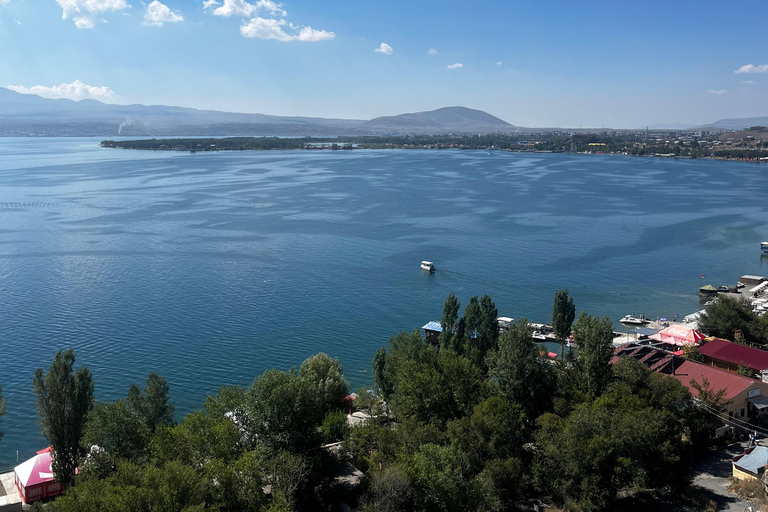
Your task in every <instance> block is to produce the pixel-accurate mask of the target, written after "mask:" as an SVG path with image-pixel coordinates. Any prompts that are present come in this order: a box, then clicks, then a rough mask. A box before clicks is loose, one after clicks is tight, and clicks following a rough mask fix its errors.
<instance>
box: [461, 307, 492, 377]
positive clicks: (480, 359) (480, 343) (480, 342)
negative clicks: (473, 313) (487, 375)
mask: <svg viewBox="0 0 768 512" xmlns="http://www.w3.org/2000/svg"><path fill="white" fill-rule="evenodd" d="M498 316H499V310H498V309H496V304H494V302H493V300H492V299H491V298H490V297H489V296H488V295H483V296H482V298H481V299H480V305H479V315H478V320H477V325H476V328H475V332H476V338H472V333H471V331H470V334H469V338H468V344H467V349H466V351H465V353H466V354H467V357H468V358H469V359H470V360H471V361H472V362H473V363H475V364H476V365H477V366H478V367H479V368H485V358H486V356H487V355H488V353H489V352H491V351H492V350H495V349H496V347H497V346H498V340H499V324H498V321H497V320H496V318H498Z"/></svg>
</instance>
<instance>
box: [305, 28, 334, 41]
mask: <svg viewBox="0 0 768 512" xmlns="http://www.w3.org/2000/svg"><path fill="white" fill-rule="evenodd" d="M335 38H336V34H334V33H333V32H328V31H326V30H315V29H313V28H312V27H303V28H302V29H301V31H300V32H299V35H298V36H296V40H297V41H308V42H316V41H330V40H331V39H335Z"/></svg>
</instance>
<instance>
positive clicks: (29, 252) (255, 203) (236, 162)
mask: <svg viewBox="0 0 768 512" xmlns="http://www.w3.org/2000/svg"><path fill="white" fill-rule="evenodd" d="M767 174H768V166H765V165H763V166H760V165H756V164H749V163H735V162H716V161H704V160H698V161H697V160H663V159H654V158H632V157H621V156H603V155H554V154H512V153H500V152H497V153H496V154H494V155H493V156H490V155H488V154H487V153H486V152H480V151H478V152H469V151H467V152H460V151H418V150H411V151H352V152H330V151H324V152H302V151H290V152H278V151H275V152H235V153H225V152H221V153H199V154H189V153H162V152H159V153H154V152H134V151H123V150H112V149H101V148H99V147H98V140H96V139H0V347H2V348H1V350H0V386H2V388H3V391H4V394H5V397H6V399H7V401H8V413H7V415H6V416H5V417H4V418H3V419H2V423H1V424H0V429H1V430H3V431H5V436H4V437H3V438H2V440H0V466H6V465H10V464H12V463H14V462H15V460H16V451H17V450H19V453H20V458H21V459H24V458H26V457H28V456H30V455H32V454H33V453H34V451H35V450H38V449H40V448H42V447H44V446H45V441H44V440H42V439H41V437H40V434H39V430H38V428H37V426H36V424H35V419H36V413H35V406H34V396H33V393H32V385H31V382H32V376H33V373H34V371H35V369H36V368H38V367H43V368H47V367H48V365H49V364H50V361H51V359H52V358H53V355H54V354H55V353H56V351H58V350H60V349H65V348H74V349H75V351H76V352H77V360H78V364H84V365H87V366H88V367H89V368H90V369H91V370H92V372H93V374H94V378H95V382H96V394H97V398H99V399H115V398H118V397H121V396H124V395H125V393H126V392H127V389H128V386H129V385H130V383H131V382H142V381H143V380H144V379H145V378H146V376H147V374H148V373H149V372H152V371H154V372H158V373H160V374H161V375H164V376H165V377H166V379H167V380H168V381H169V383H170V386H171V391H172V395H173V400H174V401H175V403H176V405H177V409H178V411H179V413H186V412H189V411H191V410H193V409H195V408H198V407H200V406H201V404H202V401H203V399H204V398H205V395H206V394H211V393H215V392H216V390H217V388H218V387H219V386H221V385H223V384H241V385H248V384H250V383H251V382H252V381H253V379H254V378H255V377H256V376H258V375H259V374H261V373H262V372H263V371H264V370H265V369H267V368H272V367H277V368H283V369H288V368H290V367H291V366H294V365H299V364H300V363H301V361H302V360H304V359H305V358H306V357H308V356H310V355H313V354H315V353H317V352H320V351H324V352H327V353H329V354H331V355H332V356H336V357H339V358H340V359H341V361H342V363H343V364H344V368H345V373H346V375H347V377H348V378H349V380H350V381H351V382H352V384H353V385H354V386H357V385H362V384H366V383H368V382H370V371H368V372H365V370H367V369H368V368H370V361H371V359H372V357H373V354H374V352H375V351H376V349H377V348H378V347H380V346H382V345H385V344H386V343H387V341H388V339H389V337H390V336H392V335H394V334H396V333H397V332H399V331H401V330H408V331H410V330H412V329H414V328H416V327H420V326H422V325H424V324H425V323H426V322H427V321H429V320H432V319H439V318H440V315H441V311H442V303H443V299H444V298H445V296H446V295H447V294H448V293H449V292H451V291H453V292H455V293H456V294H457V296H458V297H459V300H460V301H461V302H462V304H465V303H466V302H467V300H468V299H469V298H470V297H471V296H472V295H482V294H484V293H488V294H489V295H491V297H493V299H494V300H495V302H496V304H497V306H498V308H499V312H500V314H502V315H506V316H512V317H515V318H517V317H520V316H527V317H528V318H529V319H530V320H532V321H540V322H546V321H548V320H549V318H550V316H551V308H552V299H553V296H554V293H555V291H556V290H558V289H561V288H568V289H569V290H570V291H571V293H572V295H573V296H574V297H575V301H576V306H577V310H582V309H586V310H587V311H588V312H590V313H592V314H601V315H608V316H610V317H611V318H612V319H613V320H614V322H616V321H617V320H618V319H619V318H620V317H621V316H623V315H625V314H628V313H633V312H634V313H635V314H637V315H639V314H641V313H642V314H645V315H646V316H649V317H654V318H655V317H657V316H662V317H672V315H674V314H679V315H685V314H687V313H690V312H692V311H694V310H696V309H697V307H698V299H697V296H696V292H697V289H698V287H699V286H701V285H702V278H701V275H702V274H704V275H706V279H705V280H704V282H705V283H712V284H715V285H721V284H730V285H733V284H735V283H736V281H737V279H738V277H739V276H740V275H742V274H748V273H749V274H766V273H768V261H766V260H765V259H761V257H760V247H759V244H760V242H761V241H762V240H764V239H768V211H767V209H768V180H767V179H766V176H767ZM422 259H429V260H432V261H434V262H435V264H436V266H437V268H438V272H437V273H435V274H432V275H428V274H425V273H423V272H421V271H420V270H419V262H420V261H421V260H422ZM617 325H618V324H617ZM179 417H180V415H179Z"/></svg>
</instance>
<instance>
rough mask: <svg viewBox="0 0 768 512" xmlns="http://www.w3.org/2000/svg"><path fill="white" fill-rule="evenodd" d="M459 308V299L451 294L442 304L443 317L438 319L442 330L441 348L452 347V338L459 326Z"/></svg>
mask: <svg viewBox="0 0 768 512" xmlns="http://www.w3.org/2000/svg"><path fill="white" fill-rule="evenodd" d="M459 308H461V304H459V299H457V298H456V295H454V294H453V292H451V293H449V294H448V296H447V297H446V298H445V303H444V304H443V317H442V318H441V319H440V327H441V328H442V330H443V332H441V333H440V346H441V347H452V346H453V342H454V340H453V337H454V335H455V334H456V329H457V328H458V325H459Z"/></svg>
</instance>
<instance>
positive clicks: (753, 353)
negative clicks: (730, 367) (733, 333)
mask: <svg viewBox="0 0 768 512" xmlns="http://www.w3.org/2000/svg"><path fill="white" fill-rule="evenodd" d="M699 352H700V353H701V354H703V355H705V356H708V357H711V358H712V359H720V360H722V361H727V362H729V363H733V364H743V365H744V366H748V367H749V368H752V369H753V370H756V371H760V370H765V369H768V351H765V350H760V349H759V348H752V347H748V346H746V345H739V344H738V343H733V342H732V341H727V340H721V339H718V338H715V339H714V340H712V341H710V342H708V343H707V344H706V345H703V346H702V347H701V348H699Z"/></svg>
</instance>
